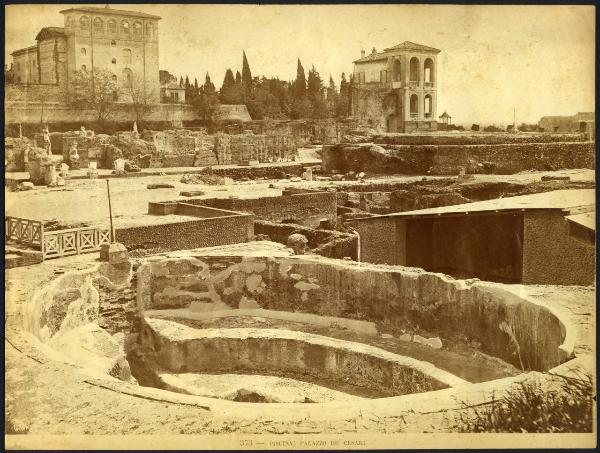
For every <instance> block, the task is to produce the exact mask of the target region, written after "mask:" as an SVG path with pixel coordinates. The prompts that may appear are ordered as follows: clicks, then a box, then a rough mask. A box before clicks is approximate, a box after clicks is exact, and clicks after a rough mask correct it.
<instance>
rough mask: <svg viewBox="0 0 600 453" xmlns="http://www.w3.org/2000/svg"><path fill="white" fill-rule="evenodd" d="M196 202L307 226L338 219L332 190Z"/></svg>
mask: <svg viewBox="0 0 600 453" xmlns="http://www.w3.org/2000/svg"><path fill="white" fill-rule="evenodd" d="M194 203H198V204H204V205H206V206H212V207H215V208H221V209H228V210H231V211H242V212H251V213H253V214H254V215H255V216H256V218H258V219H261V220H270V221H273V222H281V221H284V220H293V221H294V222H293V223H297V224H301V225H305V226H318V225H319V221H320V220H321V219H324V218H327V219H329V220H331V221H332V222H335V220H336V218H337V197H336V194H335V193H333V192H316V193H302V194H294V195H282V196H280V197H263V198H249V199H243V198H239V199H238V198H213V199H207V200H194Z"/></svg>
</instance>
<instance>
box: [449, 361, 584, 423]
mask: <svg viewBox="0 0 600 453" xmlns="http://www.w3.org/2000/svg"><path fill="white" fill-rule="evenodd" d="M550 376H551V382H550V385H548V383H544V384H541V383H540V382H537V381H525V382H521V383H519V386H518V387H517V388H516V389H514V390H511V391H509V392H508V393H507V394H505V395H504V396H503V397H502V398H499V399H496V398H495V397H494V396H492V400H491V401H489V402H487V403H485V404H482V405H476V406H471V405H468V404H466V403H464V402H462V404H463V407H462V410H460V411H459V412H458V414H457V415H456V416H455V418H454V420H453V422H454V423H453V431H457V432H462V433H585V432H592V425H593V407H594V405H595V404H596V396H595V391H594V379H593V377H592V376H591V375H590V374H583V373H578V374H576V375H575V376H572V377H570V376H562V375H558V374H550Z"/></svg>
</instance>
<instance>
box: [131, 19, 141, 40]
mask: <svg viewBox="0 0 600 453" xmlns="http://www.w3.org/2000/svg"><path fill="white" fill-rule="evenodd" d="M133 36H135V37H136V38H139V37H140V36H142V23H141V22H139V21H136V22H134V23H133Z"/></svg>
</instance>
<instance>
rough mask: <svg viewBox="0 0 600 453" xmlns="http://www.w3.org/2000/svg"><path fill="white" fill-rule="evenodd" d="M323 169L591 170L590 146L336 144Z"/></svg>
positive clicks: (592, 154)
mask: <svg viewBox="0 0 600 453" xmlns="http://www.w3.org/2000/svg"><path fill="white" fill-rule="evenodd" d="M322 156H323V168H324V170H325V171H328V172H331V171H334V170H335V171H338V172H342V173H346V172H348V171H355V172H360V171H364V172H367V173H377V174H420V175H422V174H434V175H456V174H458V173H459V172H460V170H461V169H463V168H464V169H465V170H466V172H467V173H473V174H477V173H482V174H486V173H490V174H513V173H518V172H521V171H525V170H542V171H543V170H558V169H568V168H590V169H593V168H595V143H594V142H581V141H577V142H560V143H518V144H495V145H414V146H413V145H390V144H385V145H382V146H380V145H376V144H357V145H355V144H339V145H331V146H325V147H323V153H322Z"/></svg>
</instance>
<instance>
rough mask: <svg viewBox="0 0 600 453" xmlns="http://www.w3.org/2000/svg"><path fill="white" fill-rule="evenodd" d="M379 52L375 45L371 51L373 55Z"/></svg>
mask: <svg viewBox="0 0 600 453" xmlns="http://www.w3.org/2000/svg"><path fill="white" fill-rule="evenodd" d="M376 53H377V49H375V47H373V50H372V51H371V55H375V54H376Z"/></svg>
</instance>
